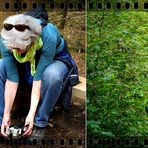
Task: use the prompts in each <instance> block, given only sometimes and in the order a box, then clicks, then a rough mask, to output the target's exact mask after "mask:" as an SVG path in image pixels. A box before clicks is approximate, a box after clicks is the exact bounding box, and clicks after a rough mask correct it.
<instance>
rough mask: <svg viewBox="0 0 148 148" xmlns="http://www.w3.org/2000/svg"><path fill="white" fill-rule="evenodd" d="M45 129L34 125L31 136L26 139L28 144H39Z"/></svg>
mask: <svg viewBox="0 0 148 148" xmlns="http://www.w3.org/2000/svg"><path fill="white" fill-rule="evenodd" d="M46 131H47V129H46V127H37V126H35V125H34V127H33V130H32V134H31V135H30V136H29V137H28V142H29V143H31V144H41V143H42V141H43V140H44V139H45V136H46Z"/></svg>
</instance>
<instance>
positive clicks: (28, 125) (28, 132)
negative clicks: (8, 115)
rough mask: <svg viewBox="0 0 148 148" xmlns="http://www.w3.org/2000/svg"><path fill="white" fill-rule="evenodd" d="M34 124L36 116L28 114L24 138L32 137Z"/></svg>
mask: <svg viewBox="0 0 148 148" xmlns="http://www.w3.org/2000/svg"><path fill="white" fill-rule="evenodd" d="M33 123H34V116H33V115H31V114H28V115H27V117H26V120H25V127H24V129H23V130H24V134H23V135H22V136H23V137H25V136H30V135H31V133H32V129H33Z"/></svg>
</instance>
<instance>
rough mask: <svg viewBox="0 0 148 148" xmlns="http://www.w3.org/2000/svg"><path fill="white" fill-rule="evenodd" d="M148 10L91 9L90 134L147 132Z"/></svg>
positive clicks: (88, 23) (89, 18) (88, 54)
mask: <svg viewBox="0 0 148 148" xmlns="http://www.w3.org/2000/svg"><path fill="white" fill-rule="evenodd" d="M147 24H148V14H147V13H146V12H134V11H133V12H132V11H131V12H124V11H120V12H119V11H105V10H102V11H99V12H88V13H87V42H88V43H87V100H88V102H87V113H88V114H87V118H88V135H91V136H94V137H95V136H106V137H115V136H125V135H132V136H133V135H147V131H148V119H147V114H146V112H145V105H146V102H147V98H148V95H147V90H148V84H147V78H148V72H147V70H148V69H147V62H146V60H147V55H148V34H147V28H148V26H147Z"/></svg>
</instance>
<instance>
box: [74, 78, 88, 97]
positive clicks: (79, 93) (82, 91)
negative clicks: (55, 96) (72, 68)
mask: <svg viewBox="0 0 148 148" xmlns="http://www.w3.org/2000/svg"><path fill="white" fill-rule="evenodd" d="M79 80H80V82H81V83H80V84H78V85H76V86H74V87H73V90H72V96H75V97H78V98H80V99H85V98H86V78H84V77H79Z"/></svg>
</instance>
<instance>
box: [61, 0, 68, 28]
mask: <svg viewBox="0 0 148 148" xmlns="http://www.w3.org/2000/svg"><path fill="white" fill-rule="evenodd" d="M68 2H69V0H64V5H65V7H64V10H63V16H62V20H61V23H60V26H59V28H60V29H63V28H64V26H65V18H66V16H67V11H68Z"/></svg>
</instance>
